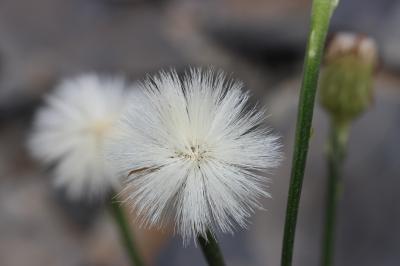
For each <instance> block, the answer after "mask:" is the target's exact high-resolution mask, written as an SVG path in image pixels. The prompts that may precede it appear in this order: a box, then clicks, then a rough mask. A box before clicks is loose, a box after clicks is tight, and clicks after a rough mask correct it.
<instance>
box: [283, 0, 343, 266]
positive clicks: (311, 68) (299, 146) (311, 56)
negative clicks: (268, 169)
mask: <svg viewBox="0 0 400 266" xmlns="http://www.w3.org/2000/svg"><path fill="white" fill-rule="evenodd" d="M337 4H338V0H314V1H313V6H312V12H311V13H312V14H311V28H310V33H309V37H308V44H307V50H306V55H305V61H304V71H303V81H302V86H301V90H300V98H299V106H298V114H297V125H296V135H295V145H294V151H293V159H292V170H291V178H290V185H289V193H288V202H287V208H286V221H285V228H284V236H283V247H282V260H281V265H282V266H290V265H292V258H293V246H294V238H295V231H296V222H297V214H298V208H299V202H300V195H301V188H302V184H303V177H304V170H305V166H306V160H307V153H308V145H309V139H310V135H311V124H312V117H313V110H314V101H315V93H316V90H317V83H318V75H319V69H320V64H321V58H322V54H323V48H324V45H325V39H326V34H327V32H328V28H329V22H330V18H331V15H332V13H333V10H334V9H335V7H336V5H337Z"/></svg>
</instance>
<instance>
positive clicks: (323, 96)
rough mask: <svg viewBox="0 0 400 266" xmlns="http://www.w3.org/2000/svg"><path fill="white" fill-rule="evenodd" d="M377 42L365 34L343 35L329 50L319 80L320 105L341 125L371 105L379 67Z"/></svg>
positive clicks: (329, 46)
mask: <svg viewBox="0 0 400 266" xmlns="http://www.w3.org/2000/svg"><path fill="white" fill-rule="evenodd" d="M377 61H378V60H377V48H376V44H375V42H374V41H373V40H372V39H371V38H368V37H365V36H362V35H354V34H349V33H340V34H337V35H335V36H334V38H333V39H332V40H331V42H330V43H329V45H328V47H327V51H326V55H325V58H324V67H323V70H322V72H321V79H320V94H319V96H320V103H321V105H322V106H323V107H324V108H325V109H326V110H327V112H328V113H329V114H330V115H331V116H332V118H333V119H334V120H335V121H337V122H339V123H348V122H350V121H351V120H352V119H354V118H356V117H357V116H358V115H360V114H361V113H362V112H363V111H364V110H365V109H366V108H368V107H369V106H370V105H371V102H372V98H373V97H372V87H373V76H374V72H375V69H376V65H377Z"/></svg>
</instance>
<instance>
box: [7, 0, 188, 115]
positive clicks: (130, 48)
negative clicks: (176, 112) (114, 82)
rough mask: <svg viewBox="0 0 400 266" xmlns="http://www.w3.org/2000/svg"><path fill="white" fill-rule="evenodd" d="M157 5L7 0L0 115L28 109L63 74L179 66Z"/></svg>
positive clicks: (134, 73)
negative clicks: (164, 34) (127, 6)
mask: <svg viewBox="0 0 400 266" xmlns="http://www.w3.org/2000/svg"><path fill="white" fill-rule="evenodd" d="M162 17H163V12H162V8H161V7H160V6H159V5H157V4H154V5H137V6H135V8H118V9H113V8H110V7H108V6H107V5H104V2H103V1H62V0H39V1H35V2H30V1H28V2H26V1H13V0H6V1H2V2H1V4H0V25H1V26H0V40H1V42H0V52H1V53H2V68H1V70H2V71H1V76H0V88H1V89H0V116H2V117H3V118H4V117H7V116H8V114H13V113H16V112H18V111H19V110H21V109H23V108H26V107H28V108H32V105H34V104H35V103H37V102H38V99H39V98H40V96H41V95H42V94H43V93H44V92H45V91H47V90H48V89H50V88H51V87H52V86H53V85H54V83H55V82H56V81H58V80H59V79H60V78H62V77H64V76H69V75H74V74H79V73H81V72H84V71H99V72H111V73H121V72H122V74H127V75H129V76H131V77H132V78H142V77H143V76H144V74H145V73H146V72H154V71H156V70H158V69H160V68H162V67H170V66H180V65H181V64H183V60H182V58H181V56H180V53H179V51H177V50H176V49H174V48H173V47H172V46H171V45H170V44H169V43H168V41H167V39H166V38H165V37H164V36H163V32H162V28H163V20H162Z"/></svg>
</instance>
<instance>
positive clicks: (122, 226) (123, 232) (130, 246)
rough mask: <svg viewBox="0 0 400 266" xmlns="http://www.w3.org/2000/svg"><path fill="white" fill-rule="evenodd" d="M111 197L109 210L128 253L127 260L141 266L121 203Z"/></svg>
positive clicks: (141, 262)
mask: <svg viewBox="0 0 400 266" xmlns="http://www.w3.org/2000/svg"><path fill="white" fill-rule="evenodd" d="M113 198H114V197H113ZM113 198H112V199H111V202H110V204H109V207H110V212H111V214H112V216H113V217H114V219H115V222H116V224H117V226H118V229H119V232H120V237H121V241H122V242H123V244H124V246H125V249H126V252H127V253H128V256H129V260H130V262H131V265H132V266H134V265H135V266H142V265H143V261H142V259H141V257H140V255H139V253H138V251H137V250H136V247H135V243H134V241H133V237H132V236H133V234H132V230H131V228H130V226H129V222H128V220H127V219H126V216H125V214H124V210H123V209H122V207H121V204H120V203H119V202H117V201H116V200H114V199H113Z"/></svg>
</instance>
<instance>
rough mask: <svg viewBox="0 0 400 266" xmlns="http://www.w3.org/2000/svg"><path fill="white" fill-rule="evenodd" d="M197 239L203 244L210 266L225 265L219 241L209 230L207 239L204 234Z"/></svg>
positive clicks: (202, 247)
mask: <svg viewBox="0 0 400 266" xmlns="http://www.w3.org/2000/svg"><path fill="white" fill-rule="evenodd" d="M197 241H198V242H199V244H200V246H201V249H202V251H203V254H204V257H205V258H206V260H207V263H208V265H209V266H224V265H225V262H224V258H223V256H222V253H221V250H220V248H219V246H218V243H217V241H216V240H215V238H214V236H213V235H212V233H211V232H210V231H209V230H207V239H205V238H204V237H202V236H198V237H197Z"/></svg>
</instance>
